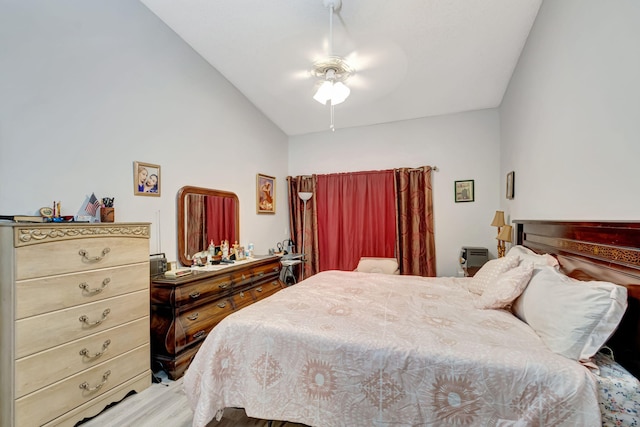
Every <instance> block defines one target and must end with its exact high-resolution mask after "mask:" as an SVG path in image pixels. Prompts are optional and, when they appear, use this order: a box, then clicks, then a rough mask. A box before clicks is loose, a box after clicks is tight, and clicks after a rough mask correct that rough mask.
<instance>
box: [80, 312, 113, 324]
mask: <svg viewBox="0 0 640 427" xmlns="http://www.w3.org/2000/svg"><path fill="white" fill-rule="evenodd" d="M109 313H111V309H110V308H107V309H106V310H105V311H103V312H102V319H100V320H96V321H95V322H89V318H88V317H87V316H86V315H84V314H83V315H82V316H80V317H79V318H78V320H79V321H81V322H82V323H84V324H86V325H87V326H96V325H99V324H100V323H102V322H104V321H105V319H106V318H107V316H108V315H109Z"/></svg>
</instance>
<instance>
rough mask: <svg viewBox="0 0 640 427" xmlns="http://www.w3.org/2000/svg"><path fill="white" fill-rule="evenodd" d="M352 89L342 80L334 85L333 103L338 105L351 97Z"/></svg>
mask: <svg viewBox="0 0 640 427" xmlns="http://www.w3.org/2000/svg"><path fill="white" fill-rule="evenodd" d="M350 93H351V90H350V89H349V88H348V87H347V85H345V84H344V83H342V82H338V83H335V84H334V85H333V93H332V94H331V105H338V104H341V103H343V102H344V100H345V99H347V98H348V97H349V94H350Z"/></svg>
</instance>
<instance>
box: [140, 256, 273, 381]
mask: <svg viewBox="0 0 640 427" xmlns="http://www.w3.org/2000/svg"><path fill="white" fill-rule="evenodd" d="M215 268H216V271H197V270H196V271H194V272H192V273H191V274H189V275H187V276H182V277H178V278H175V279H170V278H166V277H163V276H160V277H156V278H153V279H152V281H151V352H152V362H153V369H154V370H156V369H162V370H164V371H165V372H167V375H168V376H169V378H171V379H174V380H175V379H178V378H180V377H181V376H182V375H184V372H185V371H186V369H187V367H188V366H189V363H191V360H192V359H193V357H194V356H195V354H196V353H197V351H198V348H199V347H200V345H201V344H202V341H203V340H204V339H205V338H206V336H207V334H208V333H209V331H211V329H212V328H213V327H214V326H215V325H216V324H217V323H218V322H220V321H221V320H222V319H223V318H224V317H226V316H228V315H229V314H231V313H232V312H233V311H235V310H239V309H241V308H243V307H246V306H247V305H249V304H253V303H254V302H256V301H259V300H261V299H263V298H266V297H267V296H269V295H272V294H274V293H275V292H277V291H279V290H280V289H282V288H283V287H284V284H283V283H282V281H281V280H280V268H281V266H280V260H279V258H278V257H276V256H268V257H263V258H259V259H255V260H245V261H238V262H236V263H235V264H231V265H224V266H220V267H215Z"/></svg>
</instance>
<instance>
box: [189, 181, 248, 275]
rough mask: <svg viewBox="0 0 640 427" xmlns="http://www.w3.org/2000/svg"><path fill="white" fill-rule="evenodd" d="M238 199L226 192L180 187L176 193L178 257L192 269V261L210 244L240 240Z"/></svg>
mask: <svg viewBox="0 0 640 427" xmlns="http://www.w3.org/2000/svg"><path fill="white" fill-rule="evenodd" d="M239 218H240V206H239V203H238V196H236V194H235V193H231V192H228V191H219V190H212V189H209V188H200V187H191V186H186V187H182V188H181V189H180V191H178V257H179V260H180V263H181V264H182V265H187V266H188V265H191V257H192V256H193V255H194V254H195V253H197V252H200V251H203V250H205V249H207V247H208V246H209V242H211V241H212V240H213V243H214V244H215V245H216V246H220V242H221V241H222V240H228V241H229V244H233V243H234V242H236V241H239V240H240V220H239Z"/></svg>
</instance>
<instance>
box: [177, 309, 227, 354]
mask: <svg viewBox="0 0 640 427" xmlns="http://www.w3.org/2000/svg"><path fill="white" fill-rule="evenodd" d="M232 312H233V306H232V305H231V303H230V302H229V300H227V299H222V300H218V301H213V302H211V303H209V304H205V305H203V306H200V307H198V308H197V309H194V310H190V311H187V312H185V313H183V314H181V315H180V316H178V318H177V319H176V322H177V324H178V325H177V326H178V329H177V332H176V346H175V351H180V350H182V349H183V348H184V347H186V346H188V345H190V344H192V343H194V342H197V341H202V340H204V339H205V337H206V336H207V334H208V333H209V331H211V329H212V328H213V327H214V326H215V325H216V324H217V323H218V322H220V320H222V319H223V318H224V317H226V316H228V315H229V314H231V313H232ZM179 332H182V334H183V335H182V336H178V334H179Z"/></svg>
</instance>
